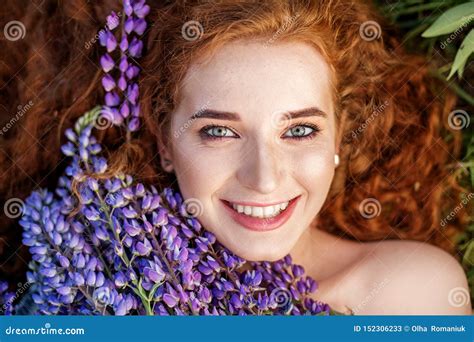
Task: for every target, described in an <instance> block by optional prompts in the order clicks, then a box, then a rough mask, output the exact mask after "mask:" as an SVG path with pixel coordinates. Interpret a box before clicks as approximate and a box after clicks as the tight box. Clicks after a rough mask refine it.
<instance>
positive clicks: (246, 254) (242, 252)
mask: <svg viewBox="0 0 474 342" xmlns="http://www.w3.org/2000/svg"><path fill="white" fill-rule="evenodd" d="M226 247H227V246H226ZM227 248H228V249H229V250H231V251H232V252H233V253H234V254H236V255H238V256H239V257H241V258H243V259H245V260H247V261H277V260H280V259H282V258H284V257H285V256H286V255H287V254H288V253H290V250H286V249H279V248H274V247H268V246H262V247H260V248H258V247H257V248H236V247H235V246H229V247H227Z"/></svg>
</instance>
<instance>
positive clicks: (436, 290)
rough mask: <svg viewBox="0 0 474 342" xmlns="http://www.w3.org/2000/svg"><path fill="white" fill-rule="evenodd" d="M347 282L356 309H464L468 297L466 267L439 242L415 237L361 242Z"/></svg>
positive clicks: (382, 312) (451, 311)
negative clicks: (361, 248) (353, 289)
mask: <svg viewBox="0 0 474 342" xmlns="http://www.w3.org/2000/svg"><path fill="white" fill-rule="evenodd" d="M364 249H365V252H364V254H363V257H362V258H361V259H360V261H358V262H357V265H355V267H354V272H352V275H351V282H352V283H353V284H354V283H357V286H356V288H358V293H357V296H358V298H354V297H353V298H352V300H351V303H350V304H351V305H350V307H351V309H352V310H353V311H354V313H355V314H359V315H372V314H373V315H467V314H471V301H470V295H469V289H468V284H467V279H466V275H465V272H464V270H463V268H462V266H461V265H460V264H459V262H458V261H457V260H456V259H455V258H454V257H453V256H452V255H450V254H449V253H447V252H445V251H444V250H442V249H441V248H438V247H436V246H433V245H429V244H426V243H422V242H416V241H406V240H405V241H395V240H390V241H382V242H371V243H365V244H364Z"/></svg>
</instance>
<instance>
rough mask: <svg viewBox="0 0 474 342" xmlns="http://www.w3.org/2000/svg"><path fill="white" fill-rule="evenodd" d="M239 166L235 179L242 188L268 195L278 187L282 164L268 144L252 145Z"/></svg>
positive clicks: (258, 143) (256, 143) (257, 143)
mask: <svg viewBox="0 0 474 342" xmlns="http://www.w3.org/2000/svg"><path fill="white" fill-rule="evenodd" d="M239 164H240V167H239V169H238V172H237V178H238V180H239V182H240V184H242V185H243V186H244V187H246V188H248V189H250V190H253V191H257V192H260V193H264V194H269V193H272V192H274V191H275V189H277V187H278V186H279V183H280V180H281V177H282V169H283V166H284V163H283V160H281V158H279V156H278V153H277V151H276V150H275V148H273V147H272V146H270V144H269V143H265V142H255V143H252V144H251V146H249V148H248V149H247V151H246V153H244V154H243V156H242V158H241V160H240V162H239Z"/></svg>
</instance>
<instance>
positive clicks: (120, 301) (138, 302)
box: [0, 107, 333, 315]
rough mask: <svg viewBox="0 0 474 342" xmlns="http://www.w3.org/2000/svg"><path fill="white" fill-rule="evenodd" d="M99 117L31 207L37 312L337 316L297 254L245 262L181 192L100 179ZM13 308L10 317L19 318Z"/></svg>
mask: <svg viewBox="0 0 474 342" xmlns="http://www.w3.org/2000/svg"><path fill="white" fill-rule="evenodd" d="M100 113H101V108H100V107H97V108H95V109H93V110H92V111H90V112H88V113H86V114H85V115H84V116H83V117H81V118H80V119H79V120H78V121H77V123H76V125H75V127H74V129H68V130H67V131H66V136H67V139H68V142H67V143H66V144H65V145H63V147H62V151H63V153H64V154H65V155H66V156H68V157H70V160H71V162H70V164H69V165H68V167H67V168H66V170H65V175H63V176H62V177H60V179H59V182H58V187H57V189H56V190H55V192H54V193H53V192H50V191H48V190H46V189H41V190H39V191H35V192H33V193H32V194H31V195H30V196H29V197H28V198H27V199H26V203H25V206H24V208H23V216H22V218H21V220H20V224H21V226H22V227H23V228H24V232H23V243H24V244H25V245H27V246H29V247H30V252H31V254H32V260H31V262H30V264H29V271H28V273H27V279H28V282H29V283H30V284H32V288H33V289H34V290H33V291H32V299H33V300H34V303H36V305H37V307H38V311H39V312H38V313H40V314H87V315H128V314H137V315H145V314H146V315H249V314H253V315H302V314H322V315H327V314H330V313H332V312H333V311H332V310H331V309H330V308H329V306H328V305H327V304H323V303H321V302H318V301H315V300H313V299H312V298H310V296H309V295H310V294H311V293H313V292H314V291H316V289H317V283H316V282H315V280H313V279H311V278H310V277H307V276H305V275H304V270H303V268H302V267H301V266H299V265H294V264H292V261H291V257H290V256H289V255H287V256H286V257H285V258H283V259H281V260H279V261H276V262H246V261H245V260H243V259H242V258H240V257H238V256H237V255H234V254H233V253H232V252H231V251H229V250H228V249H226V248H225V247H224V246H223V245H221V244H220V243H219V242H218V241H216V238H215V236H214V235H213V234H212V233H211V232H209V231H206V230H205V229H204V228H203V227H202V226H201V225H200V223H199V221H198V220H197V218H196V217H195V215H194V214H193V213H192V208H191V210H190V208H189V207H188V206H187V204H186V202H185V201H183V199H182V197H181V195H180V194H179V192H173V191H172V190H171V189H170V188H165V189H164V190H163V191H162V192H161V193H159V192H158V191H157V189H156V188H155V187H154V186H150V187H146V186H145V185H143V184H140V183H138V184H134V182H133V179H132V177H131V176H130V175H125V174H119V175H117V176H116V177H112V178H108V177H105V178H101V177H100V175H102V174H104V173H105V171H106V170H107V161H106V159H105V158H104V157H103V156H101V155H100V152H101V146H100V144H99V143H98V142H97V140H96V138H95V137H94V136H93V135H92V134H91V133H92V129H93V127H94V125H95V122H96V120H97V119H98V118H99V117H100ZM73 189H75V190H73ZM3 285H4V284H3ZM0 290H1V291H5V290H6V287H5V286H2V287H1V288H0ZM10 298H12V294H11V293H7V294H6V296H5V297H4V301H6V302H8V301H9V299H10ZM8 304H10V305H7V306H6V308H7V309H8V310H6V313H7V314H12V313H13V314H14V313H15V308H14V307H13V306H12V305H11V302H10V303H8Z"/></svg>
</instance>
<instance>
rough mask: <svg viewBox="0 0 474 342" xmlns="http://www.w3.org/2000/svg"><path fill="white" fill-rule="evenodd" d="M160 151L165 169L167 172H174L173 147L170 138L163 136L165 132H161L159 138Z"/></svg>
mask: <svg viewBox="0 0 474 342" xmlns="http://www.w3.org/2000/svg"><path fill="white" fill-rule="evenodd" d="M157 144H158V152H159V154H160V164H161V167H162V168H163V170H165V171H166V172H170V173H171V172H173V158H172V153H171V149H170V146H169V139H167V138H166V137H163V134H159V138H158V142H157Z"/></svg>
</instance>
